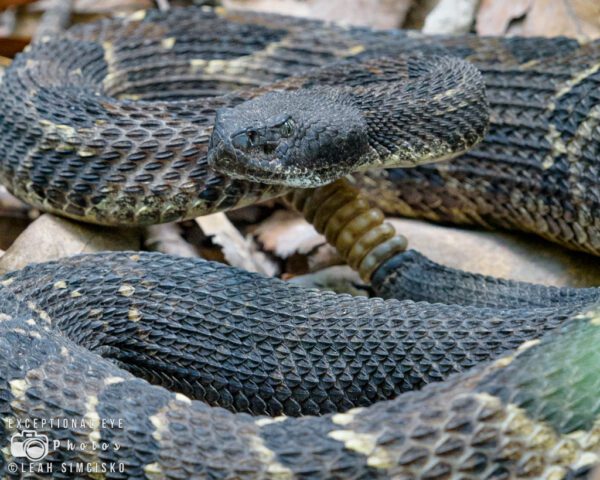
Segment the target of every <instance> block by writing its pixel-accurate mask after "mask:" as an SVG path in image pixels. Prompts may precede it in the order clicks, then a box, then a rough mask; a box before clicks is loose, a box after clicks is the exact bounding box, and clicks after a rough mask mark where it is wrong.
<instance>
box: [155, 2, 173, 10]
mask: <svg viewBox="0 0 600 480" xmlns="http://www.w3.org/2000/svg"><path fill="white" fill-rule="evenodd" d="M156 5H157V6H158V9H159V10H160V11H161V12H166V11H167V10H170V9H171V5H169V0H156Z"/></svg>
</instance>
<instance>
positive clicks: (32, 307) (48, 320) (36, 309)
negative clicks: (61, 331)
mask: <svg viewBox="0 0 600 480" xmlns="http://www.w3.org/2000/svg"><path fill="white" fill-rule="evenodd" d="M27 308H29V309H30V310H32V311H34V312H35V313H37V314H38V315H39V316H40V318H41V319H42V320H44V321H45V322H46V323H48V324H52V319H51V318H50V315H48V313H47V312H46V311H44V310H42V309H41V308H39V307H38V306H37V305H36V304H35V303H33V302H32V301H31V300H30V301H28V302H27Z"/></svg>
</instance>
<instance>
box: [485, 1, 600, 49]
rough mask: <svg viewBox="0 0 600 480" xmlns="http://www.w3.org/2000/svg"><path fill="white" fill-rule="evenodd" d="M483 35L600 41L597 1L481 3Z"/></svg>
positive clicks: (599, 16)
mask: <svg viewBox="0 0 600 480" xmlns="http://www.w3.org/2000/svg"><path fill="white" fill-rule="evenodd" d="M477 33H478V34H480V35H503V34H512V35H528V36H535V35H542V36H557V35H566V36H570V37H575V38H579V39H582V40H591V39H594V38H600V2H598V1H597V0H513V1H510V2H507V1H506V0H482V2H481V7H480V8H479V12H478V15H477Z"/></svg>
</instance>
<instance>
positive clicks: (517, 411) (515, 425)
mask: <svg viewBox="0 0 600 480" xmlns="http://www.w3.org/2000/svg"><path fill="white" fill-rule="evenodd" d="M475 397H476V398H477V399H478V400H479V402H480V403H481V404H482V405H483V406H484V407H488V408H490V409H498V410H504V411H505V412H506V415H505V418H504V420H502V421H501V425H500V428H501V431H502V432H503V433H504V435H505V436H506V440H505V442H504V444H503V445H502V446H501V448H502V450H501V453H500V455H501V456H502V457H506V458H511V457H512V456H513V455H518V456H517V458H516V459H519V460H520V463H522V462H524V463H525V464H523V468H524V467H526V464H527V463H528V462H533V465H530V466H531V468H535V466H536V462H535V460H536V458H538V459H539V458H545V459H546V461H545V467H544V468H545V469H544V470H543V471H542V472H534V474H536V475H537V476H536V478H545V479H554V478H563V477H564V475H565V474H566V473H567V467H569V468H574V469H578V468H581V467H584V466H587V465H590V464H593V463H596V462H597V461H598V460H599V458H598V455H597V454H596V453H595V452H594V451H593V450H596V449H597V441H598V440H597V438H596V437H592V438H596V442H594V441H585V442H582V441H581V440H582V438H583V437H584V435H585V434H578V435H573V436H571V435H560V434H558V433H557V432H556V431H555V430H554V429H553V428H552V427H551V426H550V425H548V424H547V423H545V422H542V421H536V420H534V419H532V418H531V417H530V416H529V415H528V414H527V412H526V411H525V410H524V409H522V408H520V407H518V406H516V405H514V404H512V403H509V404H507V405H505V406H502V401H501V400H500V399H499V398H497V397H494V396H492V395H490V394H487V393H479V394H477V395H475ZM587 433H588V434H589V432H587ZM596 435H598V433H597V432H596ZM515 437H516V438H517V439H518V438H519V437H520V438H523V439H524V440H523V443H524V444H525V445H527V446H528V450H529V453H528V454H527V456H524V457H523V458H520V455H521V452H520V451H514V450H512V449H513V448H514V445H513V444H512V443H511V441H510V439H511V438H515ZM517 441H518V440H517ZM541 463H542V462H540V464H541ZM558 474H560V475H558Z"/></svg>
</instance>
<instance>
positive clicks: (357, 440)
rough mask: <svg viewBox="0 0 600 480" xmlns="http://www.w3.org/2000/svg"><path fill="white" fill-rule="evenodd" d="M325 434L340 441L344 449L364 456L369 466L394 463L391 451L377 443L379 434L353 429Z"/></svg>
mask: <svg viewBox="0 0 600 480" xmlns="http://www.w3.org/2000/svg"><path fill="white" fill-rule="evenodd" d="M327 436H328V437H331V438H333V439H334V440H337V441H339V442H342V443H343V444H344V447H346V449H348V450H352V451H353V452H357V453H360V454H362V455H364V456H366V457H367V465H369V466H370V467H373V468H378V469H386V468H390V467H392V466H393V465H394V457H393V455H392V453H391V452H388V451H387V450H386V449H385V448H383V447H381V446H378V445H377V439H378V438H379V435H375V434H372V433H362V432H355V431H353V430H333V431H331V432H329V433H328V434H327Z"/></svg>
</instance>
